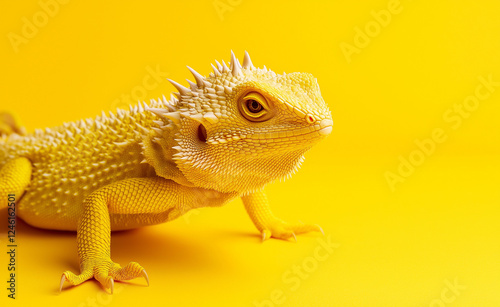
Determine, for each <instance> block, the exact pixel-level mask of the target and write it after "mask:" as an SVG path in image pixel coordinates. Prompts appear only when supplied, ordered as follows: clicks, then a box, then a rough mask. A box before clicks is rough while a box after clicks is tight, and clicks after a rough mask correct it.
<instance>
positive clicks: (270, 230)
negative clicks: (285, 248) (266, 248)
mask: <svg viewBox="0 0 500 307" xmlns="http://www.w3.org/2000/svg"><path fill="white" fill-rule="evenodd" d="M311 231H318V232H321V233H322V234H323V235H324V234H325V233H324V232H323V229H322V228H321V227H320V226H319V225H317V224H304V223H302V222H299V223H297V224H289V223H286V222H285V221H282V220H280V219H278V218H274V219H272V220H270V221H268V222H267V223H265V225H264V229H262V230H261V233H262V241H265V240H267V239H269V238H271V237H273V238H277V239H282V240H288V239H290V238H293V239H294V240H295V242H297V237H296V236H295V235H296V234H301V233H306V232H311Z"/></svg>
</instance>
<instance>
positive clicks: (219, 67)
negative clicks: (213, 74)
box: [215, 60, 222, 71]
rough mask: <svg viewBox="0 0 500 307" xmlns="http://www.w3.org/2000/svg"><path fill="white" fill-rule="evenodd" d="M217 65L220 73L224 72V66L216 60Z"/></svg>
mask: <svg viewBox="0 0 500 307" xmlns="http://www.w3.org/2000/svg"><path fill="white" fill-rule="evenodd" d="M215 63H216V64H217V68H218V69H219V71H222V65H220V63H219V61H217V60H215Z"/></svg>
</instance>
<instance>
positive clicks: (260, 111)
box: [238, 92, 273, 122]
mask: <svg viewBox="0 0 500 307" xmlns="http://www.w3.org/2000/svg"><path fill="white" fill-rule="evenodd" d="M238 108H239V109H240V112H241V114H242V115H243V116H244V117H245V118H246V119H248V120H249V121H253V122H261V121H265V120H268V119H270V118H271V117H272V115H273V114H272V112H271V109H270V106H269V103H268V101H267V99H266V98H265V97H264V96H263V95H261V94H260V93H257V92H250V93H247V94H245V95H243V96H242V98H240V101H239V103H238Z"/></svg>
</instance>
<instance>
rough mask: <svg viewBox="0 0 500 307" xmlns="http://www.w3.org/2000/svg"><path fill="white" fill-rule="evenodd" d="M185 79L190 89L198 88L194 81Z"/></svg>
mask: <svg viewBox="0 0 500 307" xmlns="http://www.w3.org/2000/svg"><path fill="white" fill-rule="evenodd" d="M186 81H187V82H188V83H189V88H190V89H191V90H192V91H196V90H197V89H198V85H196V83H194V82H193V81H191V80H189V79H186Z"/></svg>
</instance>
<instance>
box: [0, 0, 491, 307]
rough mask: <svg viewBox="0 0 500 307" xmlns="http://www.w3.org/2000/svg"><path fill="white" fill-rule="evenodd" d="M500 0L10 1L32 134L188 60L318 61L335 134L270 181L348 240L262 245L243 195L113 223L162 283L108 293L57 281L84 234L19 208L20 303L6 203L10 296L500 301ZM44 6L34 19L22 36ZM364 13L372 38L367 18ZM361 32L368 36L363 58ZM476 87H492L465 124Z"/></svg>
mask: <svg viewBox="0 0 500 307" xmlns="http://www.w3.org/2000/svg"><path fill="white" fill-rule="evenodd" d="M46 1H48V0H46ZM46 1H44V0H42V2H43V3H45V2H46ZM216 7H217V8H216ZM382 9H384V10H389V9H391V11H392V12H394V13H391V17H390V21H388V22H387V20H388V17H387V16H388V15H387V14H386V15H383V14H382V15H383V17H385V19H384V20H385V22H384V21H383V22H384V23H385V24H386V25H385V26H380V25H379V28H380V31H379V33H377V32H376V30H377V25H376V24H374V23H373V21H375V20H376V18H375V17H374V16H381V15H380V14H371V13H370V12H371V11H375V12H376V13H377V12H379V11H380V10H382ZM499 10H500V3H498V2H496V1H460V2H457V1H409V0H404V1H403V0H402V1H401V2H400V3H399V5H398V4H397V3H396V2H394V1H388V0H387V1H361V2H360V1H357V2H353V1H321V2H320V1H315V2H312V1H310V2H305V1H304V2H298V1H294V2H291V1H246V0H217V1H211V0H209V1H199V2H194V1H192V2H186V3H185V4H181V3H180V1H176V2H175V3H174V2H172V3H167V2H166V1H163V2H161V3H160V2H159V1H157V2H156V3H154V4H153V3H148V2H145V1H140V2H132V1H129V2H126V1H114V3H108V2H106V3H102V1H92V3H91V1H68V3H67V4H64V5H60V6H59V10H58V12H56V13H54V14H52V15H53V17H49V18H48V19H47V20H43V14H41V13H40V12H43V11H42V7H41V6H40V4H39V2H38V1H17V2H14V1H9V2H4V3H2V4H1V10H0V11H1V13H0V14H1V22H0V35H1V36H2V37H3V39H1V40H0V65H1V66H0V67H2V74H1V77H0V78H1V80H0V81H1V84H2V86H1V90H0V109H5V110H9V111H12V112H14V113H15V114H16V115H17V116H18V117H19V118H20V119H21V120H22V121H23V123H24V124H25V126H26V127H27V128H28V130H30V131H31V130H33V129H34V128H38V127H46V126H54V125H59V124H61V123H62V122H63V121H71V120H76V119H80V118H82V117H93V116H95V115H97V114H98V113H100V111H101V110H111V109H114V108H115V107H117V106H120V105H124V104H126V102H125V103H124V102H123V101H125V100H126V99H122V97H124V96H127V95H128V96H134V97H136V98H137V96H139V98H141V96H144V98H145V99H149V98H154V97H157V96H159V95H160V94H161V93H165V94H169V93H170V91H172V90H173V87H171V86H170V85H168V84H167V82H165V81H162V80H161V79H158V80H159V81H156V79H154V78H153V79H152V78H151V77H147V76H150V75H151V73H150V71H151V70H156V69H157V68H158V69H159V70H160V71H161V72H162V73H161V75H162V77H163V75H168V77H170V78H173V79H175V80H178V81H182V80H183V79H184V78H191V76H190V73H189V71H188V70H187V69H186V68H185V65H189V66H191V67H193V68H195V69H197V70H198V71H199V72H200V73H203V74H208V72H209V71H210V69H209V68H210V66H209V63H211V62H213V60H214V59H221V58H223V59H225V60H226V61H227V60H229V51H230V49H232V50H234V51H235V53H236V54H237V55H238V56H239V57H240V59H241V57H242V55H243V51H244V50H248V51H249V52H250V55H251V56H252V60H253V62H254V64H255V65H257V66H262V65H266V66H267V67H270V68H272V69H273V70H275V71H276V72H277V73H281V72H283V71H286V72H293V71H305V72H310V73H313V74H314V75H315V76H316V77H317V78H318V80H319V83H320V86H321V88H322V93H323V96H324V98H325V100H326V101H327V102H328V103H329V105H330V107H331V109H332V114H333V119H334V122H335V124H334V129H333V132H332V134H331V136H330V137H329V138H328V139H327V140H326V141H324V142H322V143H321V144H319V145H317V146H316V147H315V148H314V149H313V150H312V151H311V152H310V153H308V154H307V155H306V163H305V164H304V166H303V168H302V170H301V171H300V172H299V173H298V174H296V175H295V176H294V177H293V178H292V179H291V180H289V181H288V182H286V183H277V184H273V185H271V186H269V187H268V189H267V191H268V193H269V198H270V201H271V203H272V207H273V208H274V211H275V213H276V215H278V216H279V217H281V218H283V219H285V220H287V221H295V220H297V219H301V220H303V221H304V222H317V223H319V224H321V225H322V226H323V228H324V229H325V232H326V235H327V238H330V239H331V241H332V242H334V243H338V244H339V245H338V247H336V248H332V250H331V253H328V252H327V253H324V252H325V250H324V247H323V245H321V244H320V243H319V242H318V239H320V237H319V236H317V235H315V234H310V235H302V236H299V238H298V240H299V242H298V243H297V244H294V243H290V242H285V241H279V240H270V241H266V242H265V243H264V244H260V243H259V236H258V232H257V231H256V230H255V229H254V227H253V225H252V223H251V221H250V220H249V218H248V217H247V216H246V213H245V211H244V208H243V206H242V204H241V201H239V200H238V201H234V202H233V203H230V204H229V205H227V206H225V207H223V208H213V209H212V208H210V209H203V210H200V211H199V212H197V213H195V214H192V215H190V216H188V217H186V218H180V219H179V220H176V221H174V222H172V223H169V224H164V225H159V226H152V227H146V228H142V229H139V230H135V231H127V232H120V233H115V234H114V235H113V237H112V248H111V251H112V257H113V259H114V260H115V261H117V262H120V263H122V264H125V263H127V262H128V261H131V260H133V261H138V262H140V263H141V264H142V265H143V266H144V267H145V268H146V269H147V271H148V274H149V277H150V280H151V286H150V287H149V288H147V287H144V286H143V285H144V281H143V280H134V281H132V282H131V283H121V284H118V285H117V286H116V289H115V292H116V293H115V294H114V295H113V296H109V295H108V294H106V293H105V292H103V290H102V289H101V288H100V287H99V285H98V283H97V282H95V281H90V282H86V283H84V284H83V285H80V286H78V287H75V288H72V289H69V290H66V291H64V292H63V293H61V294H58V292H57V289H58V282H59V278H60V274H61V272H63V271H65V270H68V269H71V270H73V271H77V270H78V263H77V252H76V235H75V234H73V233H65V232H56V231H47V230H38V229H35V228H32V227H30V226H28V225H26V224H24V223H23V222H21V221H19V222H18V224H17V243H18V248H17V252H18V258H17V270H18V276H17V277H18V284H17V299H16V300H15V301H14V300H9V299H7V291H6V289H5V288H6V286H5V285H6V284H7V283H6V282H5V281H6V280H7V279H8V272H7V269H6V268H7V263H8V262H7V261H8V258H7V254H6V252H4V250H5V251H6V250H7V247H6V244H7V242H6V230H7V229H6V223H4V222H3V221H6V220H7V219H6V217H4V216H5V214H4V215H3V216H2V217H1V219H2V220H3V221H2V224H1V225H5V226H2V229H1V237H0V238H1V241H0V244H1V247H0V251H1V253H0V255H1V256H0V264H1V265H2V268H1V269H0V273H1V276H0V280H1V281H2V285H3V286H2V290H1V291H0V292H1V295H0V302H1V305H2V306H5V305H4V304H5V303H7V304H8V306H11V305H12V306H40V305H50V306H58V305H61V306H63V305H64V306H134V305H140V306H155V305H160V304H161V305H170V306H190V305H193V306H195V305H197V306H200V305H214V306H259V304H260V303H262V302H264V301H265V300H271V299H274V300H275V303H273V304H274V305H275V306H499V305H500V291H499V286H500V223H499V218H500V206H499V204H500V192H499V191H500V189H499V187H500V179H499V175H498V174H499V173H500V159H499V157H500V133H499V132H500V121H499V120H498V119H499V114H500V113H499V112H500V93H499V92H500V90H499V89H500V87H496V88H492V89H493V92H492V93H489V92H487V91H484V88H483V89H482V90H479V91H478V92H476V89H477V88H478V86H480V84H481V82H480V81H479V79H478V78H481V77H483V78H488V76H489V75H490V74H491V76H492V78H493V80H499V81H500V56H499V55H500V40H499V34H500V19H499V18H498V11H499ZM34 16H35V17H38V18H40V19H39V20H38V23H39V25H40V27H38V28H37V32H36V31H33V29H31V30H32V32H30V33H25V34H30V35H29V36H31V37H28V38H26V39H25V40H23V43H20V45H15V46H13V45H12V44H11V42H10V39H12V37H14V36H15V35H22V34H23V25H24V24H25V23H26V21H25V19H24V18H26V19H27V20H32V19H33V17H34ZM383 17H378V18H379V20H381V19H380V18H383ZM366 26H368V28H369V29H368V30H369V31H372V32H370V33H371V34H372V35H373V37H370V38H369V41H366V40H365V41H363V40H362V39H361V38H359V37H357V35H358V36H359V34H356V33H357V30H356V29H363V31H365V27H366ZM374 31H375V33H374ZM11 32H12V33H15V34H9V33H11ZM17 38H18V39H19V37H17ZM355 38H357V43H358V44H357V45H356V43H355ZM363 43H364V44H363ZM347 44H349V45H351V46H352V47H354V48H357V52H356V53H353V54H352V55H351V56H350V57H349V59H348V57H346V54H345V53H343V52H342V48H344V50H345V48H346V47H345V46H347ZM342 46H343V47H342ZM16 49H17V52H15V51H16ZM349 50H352V49H349ZM348 60H350V61H348ZM145 79H148V80H147V81H146V82H147V83H143V81H144V80H145ZM148 82H149V83H148ZM478 93H479V94H478ZM487 94H490V95H487ZM470 95H479V96H478V97H482V98H484V99H479V98H478V100H477V101H479V105H478V107H477V108H476V109H475V110H474V111H472V112H469V114H468V117H467V118H464V119H463V120H462V121H461V122H460V123H459V122H455V121H452V120H451V117H450V116H455V115H454V114H452V113H450V112H454V111H453V108H454V105H456V104H458V105H460V104H463V103H464V101H467V102H473V101H474V100H473V98H470V97H469V96H470ZM486 96H488V97H487V98H485V97H486ZM468 97H469V98H468ZM131 102H133V100H132V101H131ZM449 109H451V110H452V111H448V110H449ZM445 114H447V115H445ZM445 117H446V118H448V120H446V118H445ZM435 129H442V130H439V131H441V132H442V134H444V135H445V136H441V138H438V139H439V140H443V139H444V141H443V142H441V143H436V148H435V149H434V150H431V151H429V154H428V155H425V156H422V155H419V153H418V152H417V151H418V148H419V147H417V145H416V143H415V141H416V140H420V141H421V142H422V140H429V139H431V138H432V136H433V131H434V130H435ZM439 131H438V132H439ZM400 156H402V157H403V158H404V159H409V158H410V156H411V157H413V158H412V159H418V158H419V157H420V158H421V160H420V161H419V160H416V161H414V162H422V164H421V165H418V166H416V167H414V169H413V170H411V169H410V170H406V172H407V173H406V174H404V175H408V176H407V177H405V178H404V182H399V183H396V184H395V186H394V191H392V190H391V187H390V185H389V184H388V182H387V180H386V178H385V175H386V172H388V171H389V172H392V173H394V174H398V165H399V164H400V158H399V157H400ZM422 157H424V158H423V160H422ZM403 171H404V170H403ZM400 179H401V178H400ZM4 213H5V212H4ZM322 248H323V249H322ZM319 249H322V250H321V251H320V250H319ZM319 259H321V260H319ZM294 266H297V267H298V268H299V269H300V270H302V272H304V273H299V275H298V274H297V273H294V272H295V271H293V270H294ZM297 267H295V268H297ZM305 270H309V273H306V271H305ZM455 280H456V282H457V283H458V284H459V285H460V287H459V289H458V290H457V289H450V283H451V284H453V283H454V281H455ZM463 287H466V288H463ZM453 290H455V291H453ZM280 291H281V292H280ZM262 306H272V305H271V304H267V305H265V304H264V305H262Z"/></svg>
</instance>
